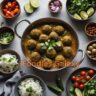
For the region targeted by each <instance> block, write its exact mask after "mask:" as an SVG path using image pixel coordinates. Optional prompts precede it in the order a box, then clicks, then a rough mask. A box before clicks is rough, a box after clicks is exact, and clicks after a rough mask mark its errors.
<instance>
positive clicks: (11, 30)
mask: <svg viewBox="0 0 96 96" xmlns="http://www.w3.org/2000/svg"><path fill="white" fill-rule="evenodd" d="M5 28H6V30H10V31H8V32H9V33H12V35H13V39H12V40H11V41H10V42H9V43H6V44H4V43H0V44H1V45H9V44H11V43H12V42H13V41H14V39H15V32H14V30H13V29H12V28H11V27H9V26H3V27H1V28H0V30H2V29H5ZM0 33H2V32H1V31H0Z"/></svg>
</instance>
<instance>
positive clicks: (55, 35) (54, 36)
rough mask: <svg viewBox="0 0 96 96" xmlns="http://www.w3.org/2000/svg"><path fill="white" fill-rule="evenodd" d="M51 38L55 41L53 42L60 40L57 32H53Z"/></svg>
mask: <svg viewBox="0 0 96 96" xmlns="http://www.w3.org/2000/svg"><path fill="white" fill-rule="evenodd" d="M49 38H50V39H53V40H58V39H59V36H58V34H57V33H56V32H54V31H53V32H51V33H50V35H49Z"/></svg>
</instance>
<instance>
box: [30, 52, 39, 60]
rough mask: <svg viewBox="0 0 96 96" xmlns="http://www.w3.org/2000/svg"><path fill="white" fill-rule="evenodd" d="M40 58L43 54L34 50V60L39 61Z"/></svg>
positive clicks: (32, 58) (32, 55)
mask: <svg viewBox="0 0 96 96" xmlns="http://www.w3.org/2000/svg"><path fill="white" fill-rule="evenodd" d="M40 58H41V56H40V54H39V53H38V52H32V53H31V60H32V61H39V60H40Z"/></svg>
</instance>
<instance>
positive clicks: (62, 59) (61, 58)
mask: <svg viewBox="0 0 96 96" xmlns="http://www.w3.org/2000/svg"><path fill="white" fill-rule="evenodd" d="M55 60H56V61H64V60H65V58H64V56H63V55H57V56H56V58H55Z"/></svg>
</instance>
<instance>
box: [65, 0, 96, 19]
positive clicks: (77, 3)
mask: <svg viewBox="0 0 96 96" xmlns="http://www.w3.org/2000/svg"><path fill="white" fill-rule="evenodd" d="M90 8H91V9H90ZM67 9H68V12H69V13H70V14H71V15H73V17H74V18H75V19H78V20H81V19H80V17H78V15H81V18H82V19H84V20H86V19H88V17H90V16H92V15H93V13H94V12H95V10H96V0H69V2H68V6H67ZM82 11H83V13H82ZM85 12H86V13H87V15H88V16H87V15H86V14H85ZM80 13H81V14H80ZM77 14H78V15H77ZM74 15H75V16H74Z"/></svg>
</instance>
